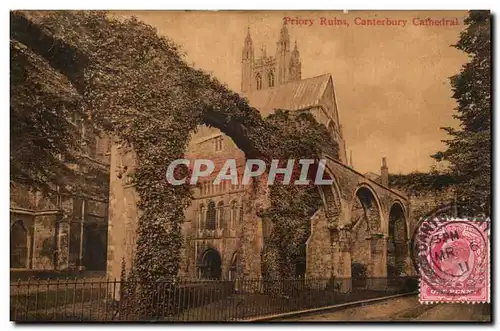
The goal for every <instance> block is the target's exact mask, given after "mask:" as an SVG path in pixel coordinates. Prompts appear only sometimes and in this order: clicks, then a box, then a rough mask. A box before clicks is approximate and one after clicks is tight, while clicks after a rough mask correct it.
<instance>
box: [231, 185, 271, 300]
mask: <svg viewBox="0 0 500 331" xmlns="http://www.w3.org/2000/svg"><path fill="white" fill-rule="evenodd" d="M255 181H256V182H252V183H251V184H250V186H251V187H249V190H248V191H247V193H246V194H245V196H244V199H243V203H244V205H243V212H244V216H243V224H242V231H241V241H240V242H241V246H240V256H241V273H239V275H238V277H239V278H242V279H243V280H246V281H245V282H244V284H247V285H249V286H250V287H249V288H245V289H244V290H245V291H250V292H254V291H256V290H257V288H254V286H253V285H252V284H257V280H258V279H260V278H261V254H260V249H259V238H260V237H261V236H262V234H259V233H258V231H259V223H260V217H259V216H257V213H256V206H257V205H260V206H267V205H268V195H267V193H268V192H267V176H261V177H259V178H258V179H255ZM264 208H265V207H264ZM260 230H262V228H260Z"/></svg>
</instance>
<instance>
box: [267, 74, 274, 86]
mask: <svg viewBox="0 0 500 331" xmlns="http://www.w3.org/2000/svg"><path fill="white" fill-rule="evenodd" d="M267 84H268V85H269V87H274V71H273V70H269V72H268V73H267Z"/></svg>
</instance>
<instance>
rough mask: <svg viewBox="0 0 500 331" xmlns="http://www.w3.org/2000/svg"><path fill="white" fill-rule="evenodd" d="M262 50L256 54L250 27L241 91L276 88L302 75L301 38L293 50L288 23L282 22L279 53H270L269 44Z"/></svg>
mask: <svg viewBox="0 0 500 331" xmlns="http://www.w3.org/2000/svg"><path fill="white" fill-rule="evenodd" d="M261 49H262V52H261V53H262V54H261V55H260V56H258V57H257V58H256V57H255V55H254V47H253V42H252V38H251V37H250V28H249V29H248V31H247V35H246V38H245V42H244V45H243V52H242V56H241V92H242V93H249V92H252V91H254V90H261V89H267V88H273V87H275V86H278V85H282V84H285V83H287V82H289V81H294V80H301V79H302V67H301V62H300V53H299V50H298V48H297V42H295V47H294V49H293V51H292V50H291V45H290V35H289V33H288V28H287V27H286V25H285V24H283V25H282V26H281V30H280V35H279V39H278V41H277V42H276V54H275V56H274V57H273V56H267V54H266V51H265V46H264V47H261Z"/></svg>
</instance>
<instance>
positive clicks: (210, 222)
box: [205, 200, 217, 230]
mask: <svg viewBox="0 0 500 331" xmlns="http://www.w3.org/2000/svg"><path fill="white" fill-rule="evenodd" d="M206 215H207V216H206V220H205V222H206V223H205V226H206V229H207V230H215V225H216V217H217V211H216V209H215V202H214V201H213V200H210V201H209V202H208V207H207V213H206Z"/></svg>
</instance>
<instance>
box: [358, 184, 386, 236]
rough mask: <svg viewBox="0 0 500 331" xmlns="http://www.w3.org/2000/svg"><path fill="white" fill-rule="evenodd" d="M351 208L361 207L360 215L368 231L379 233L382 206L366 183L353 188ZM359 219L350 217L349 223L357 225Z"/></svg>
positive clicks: (380, 229)
mask: <svg viewBox="0 0 500 331" xmlns="http://www.w3.org/2000/svg"><path fill="white" fill-rule="evenodd" d="M351 201H353V208H352V210H353V211H354V209H355V208H357V209H358V211H359V208H360V207H361V208H362V210H361V211H362V216H363V219H364V221H366V223H365V225H366V227H367V230H368V232H369V233H380V232H381V231H382V219H383V218H382V208H381V205H380V199H379V197H378V195H377V194H376V193H375V190H374V189H373V188H372V187H371V186H370V185H369V184H367V183H361V184H359V185H358V186H357V187H356V189H355V190H354V194H353V197H352V199H351ZM358 221H359V219H353V218H351V224H352V225H353V226H355V225H357V223H358Z"/></svg>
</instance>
